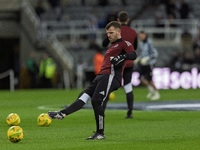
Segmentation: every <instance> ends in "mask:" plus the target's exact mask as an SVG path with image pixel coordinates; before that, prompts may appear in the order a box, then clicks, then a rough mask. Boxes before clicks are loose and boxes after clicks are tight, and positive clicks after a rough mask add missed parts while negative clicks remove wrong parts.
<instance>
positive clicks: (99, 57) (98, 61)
mask: <svg viewBox="0 0 200 150" xmlns="http://www.w3.org/2000/svg"><path fill="white" fill-rule="evenodd" d="M102 51H103V50H102V49H100V48H98V49H97V52H96V54H95V55H94V58H93V64H94V74H95V76H96V75H97V74H98V73H99V72H100V70H101V66H102V63H103V60H104V56H103V54H102Z"/></svg>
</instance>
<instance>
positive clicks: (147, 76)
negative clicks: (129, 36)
mask: <svg viewBox="0 0 200 150" xmlns="http://www.w3.org/2000/svg"><path fill="white" fill-rule="evenodd" d="M139 39H140V40H141V42H140V45H139V48H140V50H141V53H140V54H139V57H138V58H137V60H135V61H134V62H135V63H138V65H139V72H140V80H141V83H142V84H144V85H145V86H146V87H148V90H149V93H148V94H147V96H146V97H147V98H148V99H150V100H158V99H160V94H159V92H158V90H157V88H156V86H155V84H154V82H153V80H152V69H153V67H154V65H155V64H156V61H157V57H158V52H157V49H156V48H155V47H154V45H153V43H152V41H151V40H150V39H149V38H148V36H147V33H145V32H144V31H141V32H140V33H139Z"/></svg>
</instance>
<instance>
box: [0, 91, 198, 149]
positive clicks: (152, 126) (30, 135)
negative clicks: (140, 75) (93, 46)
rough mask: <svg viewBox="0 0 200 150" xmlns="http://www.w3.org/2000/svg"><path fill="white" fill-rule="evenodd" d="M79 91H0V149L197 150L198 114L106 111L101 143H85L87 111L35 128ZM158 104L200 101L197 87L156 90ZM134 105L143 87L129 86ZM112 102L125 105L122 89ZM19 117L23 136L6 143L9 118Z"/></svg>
mask: <svg viewBox="0 0 200 150" xmlns="http://www.w3.org/2000/svg"><path fill="white" fill-rule="evenodd" d="M80 92H81V90H17V91H15V92H12V93H11V92H9V91H0V150H13V149H15V150H28V149H31V150H41V149H42V150H69V149H70V150H79V149H80V150H82V149H84V150H87V149H94V150H96V149H99V150H100V149H101V150H102V149H105V150H165V149H166V150H197V149H200V111H133V113H134V119H124V117H125V115H126V110H106V114H105V115H106V117H105V135H106V139H105V140H96V141H88V140H85V139H86V138H87V137H88V136H91V135H92V134H93V131H95V119H94V112H93V110H92V109H82V110H80V111H78V112H75V113H73V114H71V115H70V116H67V117H66V118H65V119H64V120H62V121H58V120H52V123H51V125H50V126H49V127H40V126H38V125H37V117H38V116H39V115H40V114H41V113H46V112H47V111H49V110H57V109H61V107H63V106H64V105H65V104H71V103H72V102H73V101H74V100H75V99H76V98H77V96H78V94H79V93H80ZM160 93H161V100H160V101H166V100H187V99H193V100H198V99H200V94H199V93H200V90H199V89H196V90H194V89H190V90H184V89H178V90H160ZM134 94H135V102H143V101H148V100H147V99H145V96H146V94H147V89H145V88H134ZM115 96H116V97H115V99H114V100H113V101H112V103H114V102H125V94H124V91H123V89H122V88H120V89H119V90H118V91H116V92H115ZM12 112H15V113H17V114H18V115H19V116H20V118H21V123H20V127H22V129H23V130H24V138H23V139H22V141H20V142H19V143H11V142H10V141H9V140H8V139H7V136H6V133H7V130H8V128H9V126H8V125H7V123H6V117H7V115H8V114H10V113H12Z"/></svg>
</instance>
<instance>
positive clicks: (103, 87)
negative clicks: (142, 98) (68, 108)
mask: <svg viewBox="0 0 200 150" xmlns="http://www.w3.org/2000/svg"><path fill="white" fill-rule="evenodd" d="M120 86H121V83H120V82H119V81H118V80H117V79H116V78H115V77H114V76H113V75H110V74H99V75H97V76H96V77H95V79H94V80H93V81H92V83H91V84H90V86H89V87H88V88H86V89H85V90H84V91H83V93H87V94H88V95H89V96H90V97H91V98H92V99H91V100H92V101H98V102H99V103H102V102H103V101H105V100H106V99H107V98H108V96H109V95H110V93H111V92H112V91H114V90H117V89H118V88H119V87H120Z"/></svg>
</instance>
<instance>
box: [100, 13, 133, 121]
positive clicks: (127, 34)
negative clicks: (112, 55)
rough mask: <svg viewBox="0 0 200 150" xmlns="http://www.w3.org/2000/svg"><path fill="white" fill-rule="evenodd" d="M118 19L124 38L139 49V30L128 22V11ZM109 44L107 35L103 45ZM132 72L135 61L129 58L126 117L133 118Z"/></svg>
mask: <svg viewBox="0 0 200 150" xmlns="http://www.w3.org/2000/svg"><path fill="white" fill-rule="evenodd" d="M117 21H118V22H119V23H120V24H121V36H122V39H123V40H126V41H129V42H130V43H131V44H133V47H134V49H135V50H136V49H137V32H136V31H135V30H134V29H132V28H130V27H128V26H127V24H128V22H129V17H128V13H127V12H125V11H120V12H119V14H118V18H117ZM108 44H109V39H108V37H107V36H106V38H105V39H104V40H103V43H102V46H103V47H107V46H108ZM132 72H133V61H131V60H129V61H126V63H125V68H124V74H123V79H124V90H125V93H126V101H127V105H128V112H127V116H126V117H125V118H133V115H132V110H133V102H134V95H133V87H132V84H131V78H132ZM106 104H107V100H106V101H105V102H104V106H103V107H104V110H105V108H106Z"/></svg>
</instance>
